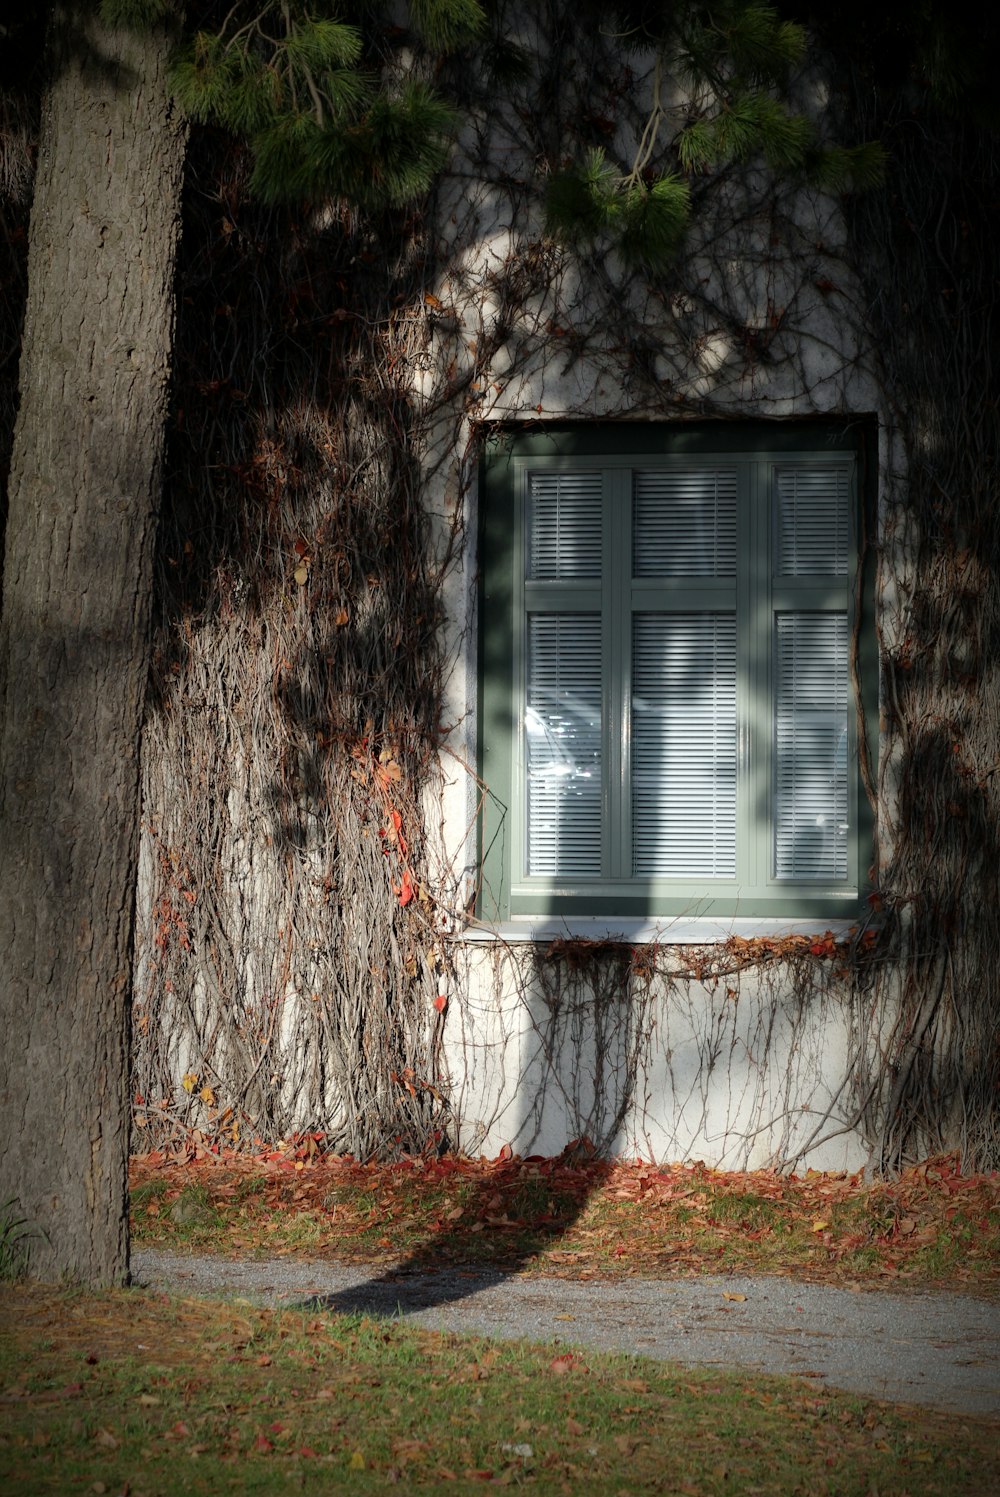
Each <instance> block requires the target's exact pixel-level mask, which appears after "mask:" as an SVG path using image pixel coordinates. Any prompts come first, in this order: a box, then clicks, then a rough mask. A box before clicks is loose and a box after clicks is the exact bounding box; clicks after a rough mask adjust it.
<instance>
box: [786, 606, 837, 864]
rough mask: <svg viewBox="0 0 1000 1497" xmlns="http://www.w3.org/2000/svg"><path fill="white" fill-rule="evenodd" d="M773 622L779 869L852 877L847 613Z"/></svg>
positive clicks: (788, 615) (796, 615)
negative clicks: (848, 775)
mask: <svg viewBox="0 0 1000 1497" xmlns="http://www.w3.org/2000/svg"><path fill="white" fill-rule="evenodd" d="M775 626H776V627H775V635H776V638H775V656H776V665H775V677H776V689H775V705H774V765H775V789H774V872H775V876H776V877H777V878H779V879H803V880H808V879H846V877H847V866H848V833H849V830H850V827H849V822H848V778H847V745H848V715H847V708H848V627H847V616H846V614H837V613H786V614H779V615H778V616H777V619H776V620H775Z"/></svg>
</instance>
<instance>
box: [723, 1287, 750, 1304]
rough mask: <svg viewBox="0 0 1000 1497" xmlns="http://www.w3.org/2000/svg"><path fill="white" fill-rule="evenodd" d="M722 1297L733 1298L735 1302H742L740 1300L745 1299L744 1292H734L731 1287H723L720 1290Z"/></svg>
mask: <svg viewBox="0 0 1000 1497" xmlns="http://www.w3.org/2000/svg"><path fill="white" fill-rule="evenodd" d="M722 1298H723V1299H729V1300H733V1301H734V1302H735V1303H737V1304H742V1302H743V1301H744V1300H745V1299H746V1295H745V1294H734V1293H733V1291H732V1290H731V1289H723V1291H722Z"/></svg>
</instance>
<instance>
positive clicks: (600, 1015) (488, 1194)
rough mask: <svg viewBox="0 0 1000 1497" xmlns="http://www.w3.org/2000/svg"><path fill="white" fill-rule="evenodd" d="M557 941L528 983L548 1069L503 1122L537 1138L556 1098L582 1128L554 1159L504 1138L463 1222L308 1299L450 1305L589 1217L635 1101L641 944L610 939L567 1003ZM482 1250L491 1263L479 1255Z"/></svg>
mask: <svg viewBox="0 0 1000 1497" xmlns="http://www.w3.org/2000/svg"><path fill="white" fill-rule="evenodd" d="M556 944H557V947H560V948H561V949H557V950H549V951H548V952H546V951H544V950H536V949H535V948H533V947H532V948H530V950H529V953H528V955H527V957H526V963H527V966H528V968H529V970H528V971H527V972H525V973H524V978H525V987H526V991H527V992H529V993H531V994H532V995H533V997H532V999H531V1000H530V1014H529V1022H530V1025H531V1027H532V1028H533V1030H534V1032H535V1034H536V1035H537V1036H538V1038H539V1040H540V1044H541V1066H540V1067H538V1071H539V1074H538V1075H537V1076H535V1075H531V1076H529V1077H527V1078H521V1081H522V1084H521V1085H520V1086H519V1087H518V1091H517V1098H518V1103H517V1104H516V1107H515V1110H514V1112H513V1113H512V1112H511V1111H508V1113H507V1114H506V1115H505V1124H506V1126H507V1127H508V1128H509V1130H510V1134H509V1136H510V1137H512V1138H532V1137H537V1136H538V1134H539V1131H540V1129H541V1127H542V1114H543V1112H544V1111H545V1108H546V1104H547V1102H550V1101H552V1100H554V1101H555V1103H556V1105H557V1107H558V1108H559V1110H560V1112H561V1114H562V1116H563V1118H566V1117H569V1118H573V1119H574V1120H576V1122H577V1123H582V1124H584V1125H585V1128H586V1131H585V1132H583V1133H582V1134H581V1136H580V1137H578V1138H577V1139H575V1140H573V1141H572V1142H571V1143H569V1144H568V1145H567V1146H566V1147H565V1148H564V1149H563V1150H562V1152H561V1153H560V1154H558V1155H556V1156H554V1157H547V1156H544V1155H529V1156H527V1157H526V1158H523V1159H522V1158H520V1157H519V1156H517V1155H515V1154H512V1152H511V1149H510V1146H509V1145H507V1146H505V1147H504V1149H503V1150H502V1151H501V1154H500V1157H499V1158H498V1159H497V1160H496V1161H495V1162H494V1163H492V1164H484V1167H483V1170H482V1173H481V1174H480V1175H479V1176H478V1177H477V1178H476V1179H475V1180H474V1181H473V1182H472V1183H471V1185H469V1184H467V1185H466V1189H465V1190H464V1191H463V1194H462V1204H461V1208H460V1209H459V1210H458V1211H457V1217H458V1220H456V1219H455V1218H454V1217H452V1216H449V1217H446V1218H445V1219H443V1220H439V1221H438V1222H437V1223H436V1224H435V1228H434V1230H433V1232H431V1233H430V1234H429V1235H428V1236H427V1238H426V1239H425V1240H424V1241H423V1242H421V1243H420V1244H419V1245H418V1246H417V1247H416V1248H415V1249H414V1250H413V1251H412V1252H410V1253H409V1254H408V1255H407V1256H406V1257H405V1258H404V1259H402V1260H401V1261H400V1262H398V1263H394V1264H393V1265H392V1266H391V1267H389V1268H387V1269H385V1270H384V1271H383V1272H381V1273H379V1274H378V1275H377V1276H375V1277H373V1278H371V1279H369V1280H367V1281H366V1282H365V1283H363V1284H360V1285H357V1286H355V1287H354V1288H351V1289H348V1290H344V1291H342V1292H340V1293H338V1294H333V1295H328V1296H322V1297H318V1298H315V1299H312V1300H310V1301H309V1302H308V1306H307V1307H308V1308H310V1309H325V1310H333V1311H336V1312H337V1313H340V1314H379V1315H386V1316H393V1315H395V1314H397V1313H398V1312H399V1310H400V1309H402V1308H406V1309H428V1308H433V1307H434V1306H436V1305H444V1304H451V1303H454V1302H455V1301H457V1300H461V1299H465V1298H467V1297H468V1296H469V1295H473V1294H476V1293H478V1292H479V1291H480V1290H482V1289H484V1288H488V1287H490V1286H491V1285H494V1284H496V1283H499V1282H501V1281H502V1280H504V1279H506V1278H509V1277H511V1276H513V1275H515V1274H518V1273H520V1272H521V1271H522V1270H523V1269H525V1268H527V1267H528V1266H529V1265H530V1264H531V1263H532V1262H533V1260H534V1259H535V1258H536V1257H537V1256H538V1254H539V1252H540V1251H542V1250H544V1249H551V1247H552V1245H553V1244H554V1243H556V1242H558V1240H559V1238H560V1237H561V1236H562V1235H563V1234H564V1233H566V1232H567V1231H569V1230H570V1229H571V1228H572V1227H573V1226H574V1225H575V1224H576V1223H577V1222H578V1221H579V1219H580V1217H581V1216H582V1215H583V1214H584V1212H585V1211H586V1209H587V1206H588V1204H589V1202H590V1200H591V1197H592V1196H593V1194H594V1193H595V1191H596V1190H598V1189H599V1188H600V1186H601V1185H602V1184H603V1183H604V1182H605V1181H606V1180H607V1178H608V1176H609V1174H610V1173H611V1169H612V1165H611V1164H610V1163H609V1162H608V1156H609V1155H611V1154H612V1153H613V1152H614V1150H615V1148H616V1145H617V1144H618V1141H619V1139H620V1137H621V1135H622V1133H623V1128H624V1124H625V1120H626V1118H627V1117H628V1115H629V1113H630V1112H631V1110H632V1108H633V1104H634V1100H635V1098H634V1093H635V1085H636V1079H637V1075H638V1066H637V1053H638V1049H637V1046H636V1045H635V1044H633V1039H634V1030H635V1024H636V1020H635V1014H636V1012H637V1010H636V1007H635V1005H633V1004H632V1003H631V1002H630V997H629V987H630V976H631V971H632V958H633V953H632V950H631V948H629V947H628V946H621V945H613V944H612V943H610V942H609V943H608V944H607V947H606V949H604V950H602V952H601V954H600V957H599V958H598V959H597V960H595V958H594V956H593V954H592V953H590V954H588V967H587V975H586V981H585V983H584V984H583V985H582V987H581V985H580V984H573V983H571V984H570V985H569V991H570V992H574V991H580V992H581V993H582V996H581V997H580V998H578V999H576V1000H572V999H566V1000H564V1001H561V1000H560V997H559V992H560V981H559V974H560V972H561V971H562V972H564V971H565V969H566V965H567V961H568V960H571V959H572V948H570V947H568V946H566V947H562V946H561V943H556ZM568 953H569V955H568ZM568 1007H572V1009H573V1011H572V1012H567V1008H568ZM550 1091H554V1092H555V1093H556V1096H555V1098H554V1099H553V1098H552V1097H551V1096H550ZM521 1099H523V1101H522V1100H521ZM459 1220H460V1222H461V1228H459V1224H458V1222H459ZM459 1230H461V1231H462V1232H469V1231H471V1232H474V1233H475V1234H476V1236H477V1239H478V1242H477V1253H476V1257H477V1260H479V1266H477V1267H476V1268H475V1269H470V1268H463V1267H462V1266H461V1250H460V1247H459V1245H458V1241H457V1238H458V1232H459ZM484 1256H486V1257H488V1258H492V1259H493V1260H494V1261H493V1263H492V1264H490V1263H486V1264H483V1263H482V1259H483V1257H484ZM410 1280H412V1281H413V1282H412V1283H411V1284H408V1281H410Z"/></svg>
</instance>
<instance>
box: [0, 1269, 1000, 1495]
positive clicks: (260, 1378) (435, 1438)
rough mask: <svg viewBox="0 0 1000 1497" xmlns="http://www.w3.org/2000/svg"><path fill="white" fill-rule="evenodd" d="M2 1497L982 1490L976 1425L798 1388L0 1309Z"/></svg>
mask: <svg viewBox="0 0 1000 1497" xmlns="http://www.w3.org/2000/svg"><path fill="white" fill-rule="evenodd" d="M0 1402H2V1407H3V1417H2V1420H0V1485H2V1487H3V1490H4V1492H5V1493H12V1494H32V1497H34V1494H44V1493H50V1492H51V1493H62V1492H67V1491H85V1492H90V1491H94V1492H98V1493H100V1492H102V1491H103V1492H108V1493H120V1492H123V1491H126V1490H127V1491H128V1492H129V1493H130V1497H172V1494H174V1493H188V1492H190V1493H204V1494H206V1497H208V1494H212V1497H214V1494H217V1493H230V1492H232V1493H238V1492H249V1493H278V1492H282V1493H285V1492H287V1491H289V1490H292V1491H297V1490H306V1491H310V1490H311V1491H316V1492H327V1491H331V1492H334V1491H335V1492H338V1493H340V1492H344V1493H371V1492H383V1491H385V1489H386V1488H387V1487H388V1486H391V1485H394V1486H397V1487H398V1488H399V1489H400V1490H402V1491H410V1490H420V1491H427V1492H437V1491H441V1490H447V1491H456V1492H458V1491H470V1492H471V1491H479V1490H481V1489H482V1486H483V1484H484V1483H486V1482H490V1483H492V1484H495V1485H510V1486H513V1487H525V1488H526V1489H528V1490H530V1491H532V1492H537V1493H561V1492H566V1491H569V1492H575V1491H586V1492H587V1493H588V1494H594V1497H602V1494H605V1493H607V1494H638V1493H645V1492H677V1493H685V1494H706V1497H716V1494H720V1497H721V1494H723V1493H746V1494H750V1493H754V1494H765V1497H769V1494H773V1497H778V1494H781V1497H785V1494H797V1493H798V1494H803V1497H804V1494H809V1497H813V1494H816V1497H824V1494H825V1497H835V1494H836V1497H847V1494H854V1493H856V1494H858V1497H867V1494H869V1493H871V1492H878V1493H879V1494H880V1497H890V1494H900V1497H902V1494H903V1493H906V1494H908V1497H930V1494H938V1493H939V1494H942V1497H944V1494H947V1497H953V1494H962V1493H969V1494H973V1493H975V1494H979V1493H983V1492H986V1491H990V1490H997V1489H998V1486H1000V1458H998V1454H997V1452H998V1445H997V1440H996V1433H997V1431H996V1426H989V1425H987V1424H985V1423H984V1422H982V1421H975V1420H965V1421H963V1420H960V1419H957V1418H955V1417H954V1416H947V1417H945V1416H943V1415H938V1414H935V1413H932V1412H928V1411H926V1410H921V1411H916V1410H905V1409H897V1408H892V1407H891V1406H887V1405H883V1404H874V1403H866V1402H865V1401H863V1400H860V1399H858V1398H856V1397H851V1396H847V1395H841V1394H836V1393H833V1392H830V1391H828V1390H825V1389H821V1388H817V1387H814V1386H813V1385H810V1384H808V1383H805V1382H796V1381H793V1380H790V1379H782V1378H773V1377H763V1376H754V1377H748V1376H747V1374H746V1373H725V1372H718V1371H715V1370H711V1371H692V1370H690V1369H682V1370H679V1369H677V1368H672V1367H669V1366H664V1365H661V1364H656V1363H652V1362H648V1361H643V1360H641V1359H639V1358H628V1357H608V1356H599V1355H597V1354H591V1353H589V1352H587V1353H585V1354H577V1355H574V1354H570V1353H567V1352H566V1349H565V1348H564V1347H562V1346H558V1347H556V1346H548V1347H537V1346H528V1345H525V1344H521V1343H514V1344H496V1343H490V1342H488V1341H484V1340H472V1339H463V1338H459V1337H456V1336H452V1335H435V1334H431V1333H428V1332H422V1331H418V1330H415V1329H413V1328H410V1327H406V1326H401V1325H399V1324H398V1323H395V1322H383V1321H377V1320H372V1319H363V1318H357V1317H349V1318H348V1317H336V1316H333V1315H327V1314H317V1313H309V1314H300V1313H294V1312H287V1313H277V1312H272V1311H268V1310H259V1309H252V1308H250V1307H248V1306H246V1305H244V1304H239V1303H238V1304H229V1305H212V1304H206V1303H202V1302H196V1301H188V1300H174V1301H170V1300H167V1299H166V1298H165V1297H163V1296H154V1295H146V1294H139V1293H137V1292H134V1291H117V1292H110V1293H107V1294H100V1295H86V1294H83V1293H75V1294H68V1293H66V1292H63V1291H59V1290H57V1289H48V1290H45V1289H41V1288H38V1287H37V1286H27V1285H25V1286H18V1287H16V1288H14V1287H10V1288H5V1289H2V1290H0Z"/></svg>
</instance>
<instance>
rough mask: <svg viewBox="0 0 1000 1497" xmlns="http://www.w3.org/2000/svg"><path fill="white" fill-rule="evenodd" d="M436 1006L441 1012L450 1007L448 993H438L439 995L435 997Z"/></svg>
mask: <svg viewBox="0 0 1000 1497" xmlns="http://www.w3.org/2000/svg"><path fill="white" fill-rule="evenodd" d="M434 1007H435V1008H436V1009H437V1011H438V1013H439V1014H443V1013H444V1011H445V1009H446V1008H447V1007H448V995H447V993H439V994H438V995H437V997H436V998H435V999H434Z"/></svg>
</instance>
